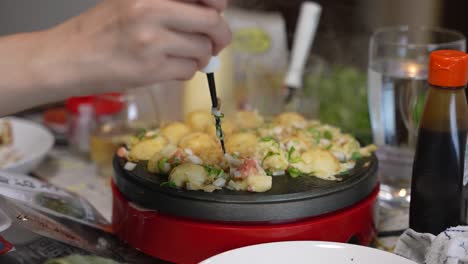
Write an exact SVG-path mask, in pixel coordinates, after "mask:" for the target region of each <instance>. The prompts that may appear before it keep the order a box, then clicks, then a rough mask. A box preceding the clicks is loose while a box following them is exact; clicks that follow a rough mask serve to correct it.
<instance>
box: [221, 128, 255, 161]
mask: <svg viewBox="0 0 468 264" xmlns="http://www.w3.org/2000/svg"><path fill="white" fill-rule="evenodd" d="M257 143H258V139H257V136H256V135H255V134H254V133H250V132H241V133H235V134H232V135H231V136H230V137H227V138H226V151H227V153H229V154H232V153H234V152H236V153H238V154H239V157H241V158H247V157H253V156H254V155H255V151H256V147H257Z"/></svg>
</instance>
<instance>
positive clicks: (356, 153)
mask: <svg viewBox="0 0 468 264" xmlns="http://www.w3.org/2000/svg"><path fill="white" fill-rule="evenodd" d="M361 158H362V155H361V153H359V152H357V151H356V152H353V154H351V159H352V160H359V159H361Z"/></svg>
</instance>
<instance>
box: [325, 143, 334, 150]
mask: <svg viewBox="0 0 468 264" xmlns="http://www.w3.org/2000/svg"><path fill="white" fill-rule="evenodd" d="M331 148H333V144H330V145H328V147H326V148H325V149H326V150H330V149H331Z"/></svg>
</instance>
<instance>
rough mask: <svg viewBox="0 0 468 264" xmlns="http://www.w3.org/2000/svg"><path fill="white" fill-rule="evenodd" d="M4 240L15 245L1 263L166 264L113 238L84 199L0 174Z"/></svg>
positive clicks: (31, 180)
mask: <svg viewBox="0 0 468 264" xmlns="http://www.w3.org/2000/svg"><path fill="white" fill-rule="evenodd" d="M0 182H1V183H0V194H1V195H0V210H1V212H2V213H1V214H0V237H3V239H4V240H5V242H6V241H7V243H5V244H11V245H13V246H14V248H13V249H12V250H9V252H8V253H6V254H5V252H4V254H3V255H0V263H2V264H3V263H6V264H8V263H14V264H17V263H18V264H19V263H28V264H30V263H31V264H33V263H44V262H45V261H46V260H48V259H51V258H57V257H64V256H68V255H71V254H78V255H95V256H100V257H104V258H108V259H112V260H114V261H117V262H119V263H142V264H145V263H161V262H158V261H157V260H154V259H152V258H150V257H148V256H146V255H144V254H142V253H141V252H139V251H137V250H136V249H133V248H130V247H128V246H127V245H126V244H125V243H123V242H121V241H120V240H119V239H117V238H116V237H114V236H113V235H112V234H111V233H109V232H108V231H110V224H109V223H108V222H107V221H106V220H105V219H104V218H103V217H102V216H101V215H100V214H99V213H98V212H97V211H96V210H95V209H94V208H93V207H92V206H91V205H90V204H89V203H88V202H87V201H86V200H84V199H82V198H80V197H78V196H76V195H74V194H72V193H70V192H67V191H65V190H62V189H59V188H57V187H54V186H51V185H49V184H47V183H44V182H42V181H39V180H36V179H34V178H31V177H27V176H21V175H16V174H10V173H4V172H1V173H0Z"/></svg>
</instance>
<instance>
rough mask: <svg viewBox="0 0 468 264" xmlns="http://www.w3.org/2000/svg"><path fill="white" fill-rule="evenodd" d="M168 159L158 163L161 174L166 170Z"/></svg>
mask: <svg viewBox="0 0 468 264" xmlns="http://www.w3.org/2000/svg"><path fill="white" fill-rule="evenodd" d="M167 161H168V159H167V158H162V159H160V160H159V161H158V169H159V172H163V170H164V165H165V164H166V163H167Z"/></svg>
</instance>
